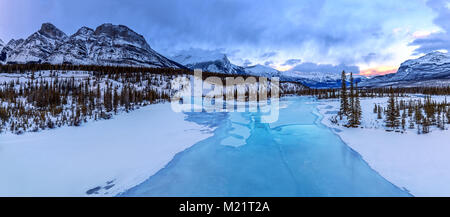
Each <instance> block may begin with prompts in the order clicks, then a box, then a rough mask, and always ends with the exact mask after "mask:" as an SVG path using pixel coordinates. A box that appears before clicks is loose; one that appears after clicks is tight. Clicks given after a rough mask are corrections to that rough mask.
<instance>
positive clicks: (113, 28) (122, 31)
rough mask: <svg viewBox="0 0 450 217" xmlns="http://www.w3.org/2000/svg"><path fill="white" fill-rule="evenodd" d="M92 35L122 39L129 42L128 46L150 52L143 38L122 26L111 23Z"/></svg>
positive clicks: (97, 29)
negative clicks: (135, 46)
mask: <svg viewBox="0 0 450 217" xmlns="http://www.w3.org/2000/svg"><path fill="white" fill-rule="evenodd" d="M94 35H97V36H102V35H104V36H107V37H110V38H112V39H122V40H124V41H127V42H129V43H130V44H133V45H136V44H137V45H138V47H140V48H142V49H145V50H151V48H150V45H148V44H147V41H146V40H145V38H144V36H142V35H140V34H138V33H136V32H135V31H133V30H132V29H130V28H128V27H127V26H124V25H113V24H111V23H105V24H102V25H100V26H98V27H97V28H96V29H95V31H94Z"/></svg>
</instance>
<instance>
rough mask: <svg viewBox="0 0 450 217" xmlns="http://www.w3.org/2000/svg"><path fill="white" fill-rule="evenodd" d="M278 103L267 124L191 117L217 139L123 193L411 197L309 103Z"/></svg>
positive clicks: (251, 118)
mask: <svg viewBox="0 0 450 217" xmlns="http://www.w3.org/2000/svg"><path fill="white" fill-rule="evenodd" d="M280 104H281V108H280V117H279V120H278V121H277V122H275V123H271V124H265V123H261V121H260V117H261V114H259V113H249V112H247V113H237V112H236V113H188V116H187V120H188V121H192V122H195V123H198V124H201V125H207V126H213V127H217V128H216V130H215V131H214V135H213V136H212V137H209V138H208V139H205V140H203V141H201V142H199V143H197V144H195V145H194V146H192V147H191V148H189V149H187V150H185V151H183V152H181V153H179V154H177V155H176V156H175V158H174V159H173V160H172V161H171V162H170V163H169V164H168V165H167V166H166V167H165V168H163V169H162V170H160V171H159V172H158V173H156V174H155V175H153V176H152V177H150V178H149V179H147V180H146V181H145V182H143V183H141V184H139V185H137V186H135V187H134V188H131V189H129V190H127V191H126V192H124V193H122V194H121V195H120V196H132V197H134V196H237V197H248V196H250V197H251V196H275V197H278V196H308V197H309V196H410V194H408V193H407V192H405V191H404V190H402V189H400V188H398V187H396V186H394V185H393V184H391V183H390V182H388V181H387V180H386V179H384V178H383V177H381V176H380V175H379V174H378V173H377V172H376V171H374V170H372V169H371V168H370V167H369V166H368V164H367V163H366V162H365V161H363V160H362V158H361V156H360V155H359V154H358V153H356V152H355V151H353V150H352V149H351V148H349V147H348V146H347V145H346V144H344V143H343V142H342V141H341V140H340V138H339V137H338V136H337V135H335V134H334V133H333V132H332V131H331V130H330V129H329V128H327V127H325V126H324V125H322V124H321V123H320V117H319V116H318V115H317V113H316V112H315V106H316V105H315V102H314V99H312V98H309V97H287V98H283V99H282V100H281V101H280Z"/></svg>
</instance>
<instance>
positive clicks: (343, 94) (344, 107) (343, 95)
mask: <svg viewBox="0 0 450 217" xmlns="http://www.w3.org/2000/svg"><path fill="white" fill-rule="evenodd" d="M341 80H342V81H341V82H342V86H341V108H340V111H339V118H340V119H341V120H342V117H343V116H344V115H345V116H347V115H348V98H347V83H346V82H347V78H346V76H345V71H342V75H341Z"/></svg>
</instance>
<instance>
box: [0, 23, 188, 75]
mask: <svg viewBox="0 0 450 217" xmlns="http://www.w3.org/2000/svg"><path fill="white" fill-rule="evenodd" d="M8 44H9V43H8ZM6 47H7V46H5V48H6ZM5 48H3V49H2V53H5V56H6V57H5V60H4V62H7V63H30V62H31V63H34V62H37V63H51V64H63V63H65V64H94V65H118V66H142V67H157V68H160V67H161V68H162V67H169V68H182V67H183V66H182V65H180V64H178V63H176V62H174V61H172V60H169V59H167V58H166V57H164V56H162V55H161V54H159V53H157V52H156V51H154V50H153V49H152V48H151V47H150V46H149V45H148V43H147V42H146V40H145V39H144V37H143V36H142V35H139V34H138V33H136V32H134V31H133V30H131V29H130V28H128V27H126V26H123V25H113V24H103V25H101V26H99V27H97V28H96V29H95V30H93V29H90V28H88V27H82V28H80V29H79V30H78V31H77V32H76V33H75V34H73V35H71V36H67V35H66V34H65V33H64V32H62V31H61V30H59V29H57V28H56V27H55V26H54V25H52V24H50V23H45V24H43V25H42V27H41V29H40V30H39V31H38V32H36V33H34V34H32V35H31V36H30V37H28V38H27V39H25V40H23V41H20V43H19V41H13V42H11V46H10V47H9V48H8V49H6V50H5Z"/></svg>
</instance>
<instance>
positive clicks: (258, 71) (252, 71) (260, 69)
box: [245, 64, 281, 77]
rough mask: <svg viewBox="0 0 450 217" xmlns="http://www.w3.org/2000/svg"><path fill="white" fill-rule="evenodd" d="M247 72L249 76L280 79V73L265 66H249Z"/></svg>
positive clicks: (246, 68)
mask: <svg viewBox="0 0 450 217" xmlns="http://www.w3.org/2000/svg"><path fill="white" fill-rule="evenodd" d="M245 72H246V74H248V75H254V76H263V77H280V76H281V74H280V71H278V70H276V69H274V68H271V67H267V66H263V65H260V64H258V65H254V66H248V67H245Z"/></svg>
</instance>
